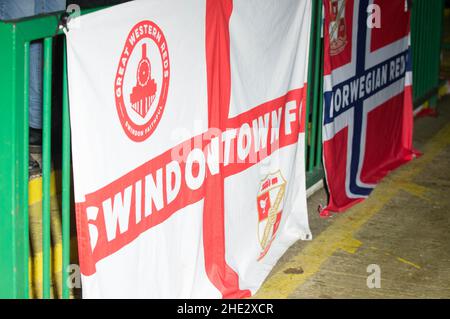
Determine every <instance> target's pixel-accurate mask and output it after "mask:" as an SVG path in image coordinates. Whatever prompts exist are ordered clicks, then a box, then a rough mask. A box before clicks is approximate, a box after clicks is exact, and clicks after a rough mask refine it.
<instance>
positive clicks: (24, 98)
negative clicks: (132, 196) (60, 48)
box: [0, 14, 70, 298]
mask: <svg viewBox="0 0 450 319" xmlns="http://www.w3.org/2000/svg"><path fill="white" fill-rule="evenodd" d="M58 23H59V15H56V14H55V15H46V16H39V17H34V18H30V19H21V20H17V21H9V22H0V43H1V51H0V70H1V71H0V88H1V89H0V103H1V104H0V136H1V142H0V143H1V144H0V193H1V194H2V200H1V201H0V252H1V258H0V273H1V277H0V298H1V297H7V298H28V297H29V296H30V280H29V279H30V278H29V271H30V269H29V257H30V247H29V218H28V216H29V215H28V214H29V212H28V178H29V176H28V156H29V155H28V154H29V150H28V134H29V129H28V104H29V102H28V98H29V72H30V61H29V59H30V43H31V42H32V41H36V40H43V48H44V50H43V59H44V64H43V136H42V144H43V147H42V149H43V150H42V188H43V189H42V194H43V198H42V260H43V262H42V296H43V298H50V296H51V275H52V274H51V260H50V250H51V233H50V174H51V136H52V132H51V123H52V119H51V111H52V79H53V76H52V75H53V74H52V61H53V54H52V47H53V38H54V37H55V36H57V35H59V34H61V31H60V30H59V29H58ZM65 81H66V77H65V76H64V83H63V88H64V97H63V103H62V108H63V110H62V111H63V117H62V122H63V123H62V125H63V132H64V134H63V139H62V148H63V150H64V151H63V153H64V154H63V159H62V162H63V163H62V179H63V187H62V199H63V200H62V207H61V215H62V217H61V218H62V224H63V227H62V237H63V241H62V251H63V260H62V264H63V271H62V282H63V283H64V284H63V285H62V297H64V298H68V297H69V288H68V286H67V285H66V284H65V283H66V282H67V277H68V273H67V271H64V270H65V269H67V265H68V264H69V262H70V261H69V257H70V246H69V245H70V135H69V116H68V103H67V102H68V98H67V84H66V83H65ZM60 105H61V104H60Z"/></svg>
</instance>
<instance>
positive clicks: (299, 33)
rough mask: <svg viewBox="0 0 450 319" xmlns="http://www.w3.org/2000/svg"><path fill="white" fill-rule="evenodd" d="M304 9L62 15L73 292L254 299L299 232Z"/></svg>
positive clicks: (189, 4)
mask: <svg viewBox="0 0 450 319" xmlns="http://www.w3.org/2000/svg"><path fill="white" fill-rule="evenodd" d="M310 6H311V3H310V1H309V0H303V1H299V0H284V1H278V0H258V1H255V0H253V1H251V0H234V1H233V0H171V1H167V0H164V1H163V0H147V1H146V0H141V1H132V2H128V3H125V4H122V5H118V6H114V7H111V8H108V9H104V10H101V11H97V12H94V13H90V14H87V15H84V16H81V17H79V18H76V19H74V20H72V21H70V22H69V25H68V31H66V35H67V52H68V76H69V99H70V116H71V129H72V150H73V170H74V184H75V202H76V217H77V233H78V246H79V256H80V266H81V273H82V284H83V297H84V298H120V297H125V298H222V297H225V298H229V297H235V298H238V297H246V296H250V295H251V294H253V293H255V292H256V291H257V289H258V288H259V287H260V286H261V284H262V283H263V281H264V279H265V278H266V276H267V275H268V274H269V272H270V270H271V269H272V267H273V266H274V265H275V263H276V262H277V260H278V259H279V258H280V257H281V256H282V255H283V253H284V252H285V251H286V249H287V248H288V247H289V246H290V245H292V244H293V243H294V242H295V241H297V240H299V239H308V238H311V234H310V231H309V226H308V219H307V211H306V192H305V163H304V158H305V155H304V130H305V109H306V79H307V70H308V67H307V61H308V47H309V38H310V18H311V12H310V11H311V9H310Z"/></svg>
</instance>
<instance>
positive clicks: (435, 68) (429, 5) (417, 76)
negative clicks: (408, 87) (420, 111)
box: [411, 0, 445, 107]
mask: <svg viewBox="0 0 450 319" xmlns="http://www.w3.org/2000/svg"><path fill="white" fill-rule="evenodd" d="M444 2H445V1H444V0H413V2H412V11H411V46H412V57H413V99H414V106H415V107H418V106H420V105H422V104H423V103H424V102H425V101H429V103H430V106H431V107H435V106H436V102H437V97H438V89H439V85H440V81H439V71H440V70H439V68H440V54H441V39H442V24H443V14H444Z"/></svg>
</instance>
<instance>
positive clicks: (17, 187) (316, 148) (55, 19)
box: [0, 0, 443, 298]
mask: <svg viewBox="0 0 450 319" xmlns="http://www.w3.org/2000/svg"><path fill="white" fill-rule="evenodd" d="M432 3H433V5H431V4H432ZM442 3H443V1H442V0H432V1H429V0H428V1H425V0H416V1H414V6H413V17H412V45H413V70H414V100H415V101H416V102H417V103H418V102H420V101H421V100H422V99H429V98H430V97H431V98H432V96H433V94H432V92H434V91H433V90H435V89H436V88H437V86H438V84H439V50H440V32H441V20H440V18H438V17H439V16H442V5H441V4H442ZM439 10H441V13H439ZM321 15H322V4H321V1H318V0H313V1H312V22H311V42H310V48H309V52H310V55H309V70H308V83H309V85H308V92H307V124H306V134H305V135H306V142H307V143H306V154H305V156H306V175H307V186H308V187H309V186H311V185H313V184H315V183H317V182H318V181H320V180H322V179H323V176H324V175H323V167H322V141H321V140H322V136H321V132H322V126H321V122H322V103H323V100H322V96H323V94H322V88H323V85H322V79H323V38H322V29H321V24H322V16H321ZM436 15H437V16H436ZM59 20H60V16H59V15H58V14H52V15H45V16H39V17H34V18H28V19H20V20H17V21H9V22H1V21H0V43H1V50H0V103H1V104H0V137H1V139H0V194H2V200H1V201H0V274H1V277H0V298H4V297H7V298H28V297H29V296H30V289H29V285H30V278H29V255H30V247H29V212H28V204H27V203H28V178H29V176H28V154H29V150H28V134H29V132H28V99H29V89H28V82H29V69H30V62H29V53H30V42H32V41H35V40H41V41H43V46H44V65H43V78H44V81H43V154H42V157H43V158H42V160H43V169H42V194H43V198H42V256H43V261H42V278H43V280H42V296H43V297H44V298H50V297H51V289H52V286H51V285H52V282H51V276H52V274H51V260H50V251H51V237H50V230H51V225H50V219H51V218H50V174H51V157H52V156H51V155H52V149H54V146H55V145H52V144H51V136H52V131H51V127H52V126H51V124H52V118H51V113H52V107H53V108H55V107H56V106H57V105H61V106H60V107H61V108H62V146H61V150H62V165H61V170H62V174H61V215H62V217H61V218H62V226H61V228H62V293H61V296H62V297H63V298H69V296H70V290H69V287H68V286H67V284H66V283H67V279H68V272H67V269H68V266H69V263H70V217H71V216H70V206H71V166H70V156H71V155H70V127H69V109H68V89H67V66H66V55H65V45H64V53H63V66H62V71H61V72H62V101H61V103H59V104H58V103H52V80H54V79H55V76H54V72H52V61H53V58H54V55H53V42H54V39H55V37H64V35H63V34H62V32H61V30H59V29H58V24H59ZM430 92H431V93H430ZM52 146H53V147H52Z"/></svg>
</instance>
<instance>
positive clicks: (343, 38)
mask: <svg viewBox="0 0 450 319" xmlns="http://www.w3.org/2000/svg"><path fill="white" fill-rule="evenodd" d="M345 5H346V0H331V3H330V25H329V34H330V55H332V56H333V55H337V54H339V53H341V52H342V51H343V50H344V49H345V46H346V45H347V30H346V25H345Z"/></svg>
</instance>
